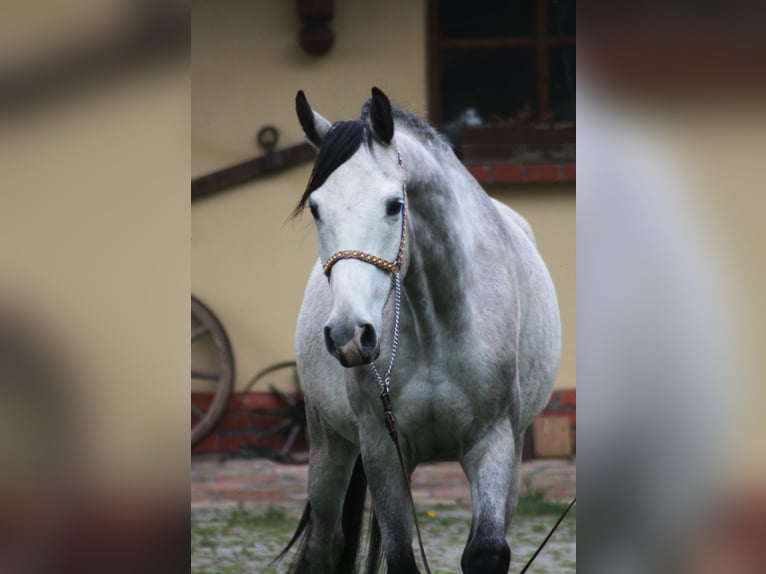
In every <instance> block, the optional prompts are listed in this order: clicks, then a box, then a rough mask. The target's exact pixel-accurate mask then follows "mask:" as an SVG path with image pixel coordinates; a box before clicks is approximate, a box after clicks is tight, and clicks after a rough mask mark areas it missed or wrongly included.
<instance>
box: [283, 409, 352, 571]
mask: <svg viewBox="0 0 766 574" xmlns="http://www.w3.org/2000/svg"><path fill="white" fill-rule="evenodd" d="M306 414H307V418H308V423H309V428H310V430H309V433H310V444H311V450H310V454H309V481H308V495H309V503H310V504H311V515H310V522H309V524H308V527H307V529H306V539H305V542H304V544H303V547H302V549H301V552H300V555H299V556H298V559H297V561H296V563H295V564H294V566H293V569H292V570H291V571H292V572H295V573H300V574H313V573H316V574H330V573H332V574H336V573H337V574H341V572H345V571H346V570H347V569H346V568H344V567H343V565H342V564H341V562H344V560H342V559H343V552H344V546H345V536H344V532H343V504H344V497H345V496H346V491H347V488H348V487H349V480H350V478H351V473H352V469H353V466H354V461H355V460H356V458H357V455H358V449H357V447H356V446H355V445H352V444H351V443H349V442H348V441H346V440H345V439H343V438H342V437H340V436H338V435H337V434H336V433H334V432H333V431H332V430H331V429H329V428H327V426H326V425H324V424H322V422H321V420H320V418H319V416H318V414H317V412H316V410H315V409H312V408H311V407H310V406H308V405H307V407H306ZM358 511H359V512H360V513H361V511H362V509H361V508H359V509H358ZM352 558H355V556H353V557H352ZM348 572H351V569H350V568H349V569H348Z"/></svg>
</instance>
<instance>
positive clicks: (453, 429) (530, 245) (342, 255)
mask: <svg viewBox="0 0 766 574" xmlns="http://www.w3.org/2000/svg"><path fill="white" fill-rule="evenodd" d="M296 110H297V113H298V118H299V120H300V123H301V126H302V127H303V131H304V132H305V134H306V136H307V138H308V139H309V140H310V141H311V142H312V143H313V144H314V145H315V146H316V147H317V148H319V154H318V157H317V160H316V163H315V165H314V169H313V172H312V175H311V179H310V181H309V184H308V187H307V189H306V191H305V193H304V194H303V197H302V198H301V200H300V202H299V204H298V207H297V208H296V212H295V213H296V214H297V213H299V212H300V211H301V210H302V209H303V208H304V207H305V206H309V208H310V210H311V213H312V215H313V217H314V219H315V222H316V228H317V234H318V239H319V261H318V262H317V264H316V265H315V266H314V269H313V271H312V273H311V277H310V278H309V282H308V286H307V289H306V294H305V297H304V300H303V305H302V308H301V311H300V315H299V318H298V325H297V334H296V347H297V362H298V372H299V376H300V379H301V381H302V384H303V388H304V390H305V396H306V416H307V419H308V432H309V440H310V445H311V451H310V457H309V484H308V498H309V502H308V504H307V505H306V509H305V511H304V514H303V518H302V519H301V522H300V524H299V527H298V529H297V531H296V533H295V536H294V537H293V540H292V541H291V542H290V544H289V545H288V547H287V548H286V549H285V551H284V552H283V553H282V555H280V556H283V555H284V554H285V552H287V550H288V549H289V548H290V546H292V544H294V543H295V542H296V541H299V540H300V541H301V546H300V552H299V555H298V557H297V559H296V561H295V563H294V564H293V567H292V568H293V571H294V572H301V573H303V572H312V573H314V572H316V573H322V574H328V573H346V572H355V571H356V568H357V562H358V557H357V554H358V550H359V543H360V531H361V521H362V511H363V506H364V497H365V493H366V489H367V486H368V483H369V491H370V494H371V497H372V507H373V522H372V526H371V540H370V545H369V552H368V557H367V565H366V571H367V572H376V571H377V570H378V569H379V565H380V562H381V558H383V559H385V562H386V565H387V567H388V572H390V573H392V574H393V573H396V574H408V573H416V572H419V570H418V567H417V564H416V560H415V555H414V552H413V544H412V542H413V537H412V514H411V512H412V508H411V503H410V498H409V497H408V492H407V489H408V481H407V480H406V479H405V474H404V473H402V472H401V470H400V469H399V459H398V457H397V450H396V448H395V445H394V443H392V441H391V440H390V438H389V432H388V428H387V426H386V423H385V419H384V415H383V410H382V409H381V400H380V395H381V393H387V392H390V400H391V403H392V404H393V412H394V413H395V417H396V420H397V422H398V429H399V441H400V444H401V451H402V453H403V457H404V462H405V465H406V474H407V475H409V474H411V472H412V471H413V470H414V468H415V467H416V466H417V465H418V464H420V463H423V462H431V461H446V460H450V461H459V462H460V464H461V465H462V467H463V470H464V472H465V474H466V477H467V478H468V480H469V481H470V484H471V498H472V505H473V521H472V524H471V532H470V536H469V539H468V543H467V545H466V547H465V550H464V552H463V556H462V560H461V566H462V569H463V572H465V573H466V574H494V573H505V572H507V571H508V568H509V564H510V556H511V552H510V548H509V547H508V544H507V542H506V538H505V533H506V529H507V527H508V525H509V523H510V521H511V518H512V517H513V514H514V511H515V507H516V502H517V499H518V495H519V482H520V464H521V450H522V443H523V439H524V432H525V430H526V428H527V427H528V426H529V425H530V423H531V422H532V420H533V419H534V418H535V416H537V414H538V413H539V412H540V411H541V410H542V409H543V408H544V407H545V405H546V402H547V401H548V398H549V395H550V392H551V388H552V386H553V382H554V379H555V376H556V372H557V369H558V364H559V353H560V321H559V314H558V305H557V302H556V293H555V291H554V287H553V283H552V281H551V278H550V275H549V274H548V271H547V269H546V267H545V264H544V263H543V261H542V259H541V257H540V254H539V253H538V250H537V247H536V243H535V239H534V236H533V235H532V231H531V229H530V227H529V225H528V224H527V222H526V221H525V220H524V219H523V218H522V217H521V216H520V215H518V214H517V213H516V212H514V211H513V210H511V209H509V208H508V207H506V206H504V205H502V204H501V203H499V202H497V201H495V200H493V199H491V198H490V197H489V196H487V194H486V193H485V192H484V190H482V188H481V187H480V186H479V184H478V183H477V182H476V180H475V179H474V178H473V177H472V176H471V175H470V174H469V173H468V171H467V170H466V169H465V167H464V166H463V165H462V163H461V162H460V161H459V160H458V159H457V157H456V156H455V154H454V153H453V151H452V149H451V147H450V146H449V144H448V143H447V142H446V141H445V140H444V139H443V138H442V137H441V136H440V135H439V134H438V133H437V132H436V131H435V130H434V129H433V128H431V127H430V126H428V125H427V124H426V123H425V122H424V121H422V120H421V119H419V118H417V117H415V116H413V115H411V114H409V113H407V112H404V111H402V110H399V109H397V108H394V107H392V106H391V104H390V103H389V100H388V98H387V97H386V96H385V95H384V94H383V93H382V92H381V91H380V90H378V89H377V88H373V90H372V98H371V99H370V100H368V101H367V102H366V103H365V104H364V106H363V108H362V115H361V119H360V120H353V121H344V122H338V123H335V124H331V123H330V122H329V121H327V120H326V119H325V118H323V117H322V116H321V115H319V114H318V113H316V112H314V111H313V110H312V109H311V107H310V106H309V104H308V102H307V101H306V98H305V96H304V95H303V92H298V95H297V97H296ZM394 357H395V359H396V360H395V362H394ZM386 365H388V366H389V369H388V370H385V366H386ZM380 371H385V374H384V375H381V374H380Z"/></svg>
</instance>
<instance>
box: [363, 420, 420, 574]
mask: <svg viewBox="0 0 766 574" xmlns="http://www.w3.org/2000/svg"><path fill="white" fill-rule="evenodd" d="M381 416H382V415H381ZM368 422H369V423H370V424H368V425H364V427H363V428H362V429H360V433H359V435H360V443H361V448H362V462H363V463H364V468H365V470H366V471H367V482H368V483H369V486H370V496H371V498H372V506H373V510H374V512H375V515H376V517H377V520H378V524H379V525H380V534H381V538H382V540H383V553H384V557H385V560H386V566H387V568H388V572H391V573H396V574H419V572H420V571H419V570H418V567H417V563H416V562H415V555H414V553H413V551H412V507H411V505H410V499H409V495H408V494H407V489H408V488H409V485H408V481H407V480H405V478H404V474H403V473H402V469H401V468H400V464H399V458H398V456H397V454H396V447H395V446H394V443H393V441H392V440H391V438H390V436H389V435H388V432H387V431H386V430H385V427H384V426H383V424H382V421H380V420H377V421H372V420H370V421H368ZM399 440H400V441H404V438H403V437H402V435H401V433H400V435H399ZM404 446H405V445H404V444H402V448H403V450H404ZM406 464H407V462H406V460H405V465H406ZM407 475H408V476H409V468H407Z"/></svg>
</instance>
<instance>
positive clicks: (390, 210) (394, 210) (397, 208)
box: [386, 199, 404, 215]
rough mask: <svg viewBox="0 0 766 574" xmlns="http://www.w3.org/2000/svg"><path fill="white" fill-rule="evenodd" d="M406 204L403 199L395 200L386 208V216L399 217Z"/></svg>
mask: <svg viewBox="0 0 766 574" xmlns="http://www.w3.org/2000/svg"><path fill="white" fill-rule="evenodd" d="M403 206H404V202H403V201H402V200H401V199H393V200H391V201H389V202H388V205H387V206H386V215H398V214H399V213H401V211H402V207H403Z"/></svg>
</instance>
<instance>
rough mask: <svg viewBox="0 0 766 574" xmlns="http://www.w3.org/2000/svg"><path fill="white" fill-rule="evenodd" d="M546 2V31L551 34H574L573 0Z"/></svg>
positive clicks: (549, 0) (548, 0) (551, 0)
mask: <svg viewBox="0 0 766 574" xmlns="http://www.w3.org/2000/svg"><path fill="white" fill-rule="evenodd" d="M546 1H547V2H548V33H549V34H550V35H551V36H574V35H575V0H546Z"/></svg>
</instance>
